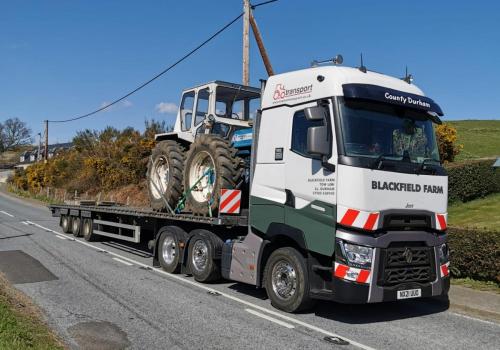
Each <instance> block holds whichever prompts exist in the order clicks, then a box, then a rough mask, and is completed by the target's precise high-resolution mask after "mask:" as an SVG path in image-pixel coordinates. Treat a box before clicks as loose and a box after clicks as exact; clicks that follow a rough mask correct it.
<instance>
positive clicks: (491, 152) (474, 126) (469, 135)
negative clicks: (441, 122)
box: [445, 120, 500, 160]
mask: <svg viewBox="0 0 500 350" xmlns="http://www.w3.org/2000/svg"><path fill="white" fill-rule="evenodd" d="M445 122H446V123H449V124H451V125H453V126H454V127H456V128H457V132H458V143H460V144H463V145H464V149H463V150H462V152H461V153H460V154H459V155H458V157H457V160H464V159H472V158H483V157H500V120H457V121H445Z"/></svg>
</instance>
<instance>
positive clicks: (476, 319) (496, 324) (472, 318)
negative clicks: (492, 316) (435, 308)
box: [450, 312, 500, 326]
mask: <svg viewBox="0 0 500 350" xmlns="http://www.w3.org/2000/svg"><path fill="white" fill-rule="evenodd" d="M450 314H452V315H455V316H460V317H463V318H466V319H468V320H473V321H477V322H482V323H486V324H489V325H492V326H500V325H499V324H498V323H495V322H491V321H486V320H483V319H480V318H476V317H472V316H467V315H462V314H460V313H457V312H450Z"/></svg>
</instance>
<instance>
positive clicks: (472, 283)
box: [451, 278, 500, 294]
mask: <svg viewBox="0 0 500 350" xmlns="http://www.w3.org/2000/svg"><path fill="white" fill-rule="evenodd" d="M451 284H453V285H457V286H463V287H468V288H472V289H476V290H481V291H488V292H495V293H497V294H500V284H498V283H495V282H491V281H477V280H474V279H472V278H452V279H451Z"/></svg>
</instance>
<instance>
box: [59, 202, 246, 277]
mask: <svg viewBox="0 0 500 350" xmlns="http://www.w3.org/2000/svg"><path fill="white" fill-rule="evenodd" d="M49 209H50V211H51V212H52V216H54V217H59V218H60V219H59V225H60V226H61V227H62V229H63V231H64V232H65V233H72V234H73V235H75V236H76V237H83V238H85V239H86V240H88V241H94V240H97V239H98V237H99V236H101V237H108V238H112V239H118V240H123V241H127V242H132V243H141V242H142V243H147V244H148V247H149V248H150V249H152V250H153V253H154V254H153V256H154V259H153V265H154V266H159V262H158V257H157V243H158V242H157V241H158V238H159V236H160V235H161V233H162V232H163V231H164V229H168V228H174V229H175V231H176V233H177V234H178V235H180V236H182V237H179V239H180V241H181V243H187V242H188V241H189V240H190V236H192V235H190V233H189V232H191V231H193V230H195V229H205V230H207V231H208V230H211V231H215V232H217V234H218V235H221V236H222V237H225V238H235V237H237V236H238V235H245V234H246V228H247V227H248V217H247V215H245V213H242V214H241V215H220V216H218V217H205V216H199V215H191V214H181V213H179V214H171V213H166V212H159V211H155V210H152V209H149V208H138V207H129V206H123V205H76V204H72V205H71V204H52V205H49ZM181 227H182V229H181ZM185 230H187V231H185ZM211 231H210V232H211ZM181 245H182V246H183V244H181ZM182 248H183V247H181V249H180V251H181V252H182V253H184V249H182ZM186 259H187V255H186V256H183V257H182V258H181V261H184V262H185V261H186ZM183 271H186V267H185V266H184V268H183Z"/></svg>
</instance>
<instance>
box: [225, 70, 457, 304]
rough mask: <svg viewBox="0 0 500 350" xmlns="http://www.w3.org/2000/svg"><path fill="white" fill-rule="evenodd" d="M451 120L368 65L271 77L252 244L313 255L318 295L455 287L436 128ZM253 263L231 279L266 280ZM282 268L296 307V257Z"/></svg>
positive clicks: (287, 298)
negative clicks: (287, 247)
mask: <svg viewBox="0 0 500 350" xmlns="http://www.w3.org/2000/svg"><path fill="white" fill-rule="evenodd" d="M441 115H443V113H442V111H441V109H440V107H439V106H438V105H437V104H436V103H435V102H434V101H433V100H432V99H430V98H428V97H425V96H424V94H423V92H422V91H421V90H420V89H419V88H417V87H416V86H415V85H412V84H410V83H408V82H407V81H405V80H401V79H397V78H393V77H389V76H386V75H383V74H379V73H375V72H370V71H366V70H363V69H358V68H350V67H340V66H323V67H315V68H309V69H304V70H299V71H294V72H290V73H285V74H279V75H275V76H272V77H270V78H269V80H268V81H267V82H266V84H265V88H264V89H263V93H262V108H261V115H260V118H258V120H257V121H256V128H255V133H254V149H253V151H254V152H255V154H254V157H255V158H254V164H253V167H252V170H253V177H252V182H251V187H250V230H251V234H249V236H247V237H246V240H247V241H248V242H250V241H251V245H252V246H254V247H255V246H256V245H257V246H258V247H259V249H258V251H259V250H260V251H261V254H260V255H259V258H261V259H262V258H263V259H264V260H265V259H267V256H266V254H267V253H266V247H268V248H269V247H272V246H273V244H283V242H288V244H292V245H293V246H294V247H295V248H296V249H297V250H298V251H301V252H302V255H303V257H304V258H305V259H306V261H307V270H308V271H309V275H308V280H309V282H310V286H309V287H307V290H306V291H305V293H306V294H309V295H311V296H312V297H313V298H326V299H331V300H336V301H340V302H350V303H351V302H354V303H366V302H381V301H387V300H397V299H403V298H410V297H421V296H436V295H442V294H446V293H447V290H448V288H449V278H448V265H449V262H448V251H447V249H448V248H447V245H446V234H445V230H446V216H447V213H446V212H447V193H448V188H447V186H448V180H447V176H446V173H445V171H444V169H443V168H442V167H441V165H440V161H439V153H438V149H437V145H436V139H435V134H434V129H433V123H440V122H441V121H440V119H439V116H441ZM254 235H255V237H254ZM276 242H281V243H276ZM285 245H286V244H285ZM263 246H264V248H263ZM235 247H236V249H239V247H238V243H236V244H235ZM241 247H243V248H245V247H246V245H245V241H243V242H242V243H241ZM269 249H271V250H272V248H269ZM271 257H272V256H271ZM236 260H238V259H236ZM233 261H234V260H233ZM245 261H246V260H245ZM255 264H256V265H257V266H259V265H262V263H260V262H259V261H258V259H257V260H256V261H255ZM243 265H244V264H242V265H241V266H240V265H238V263H235V264H234V268H233V271H235V273H234V274H231V275H230V277H231V278H232V279H236V280H242V281H246V282H247V283H255V284H257V285H258V284H259V283H260V281H259V280H258V279H259V275H258V274H254V275H255V278H251V276H252V274H248V273H247V274H245V273H244V270H245V268H244V266H243ZM273 266H274V268H275V270H274V272H269V274H265V277H264V279H265V280H267V283H271V284H270V285H266V288H267V289H268V294H269V290H270V289H273V290H274V292H272V293H270V298H271V300H272V302H273V304H275V305H277V306H278V307H280V308H282V309H285V310H287V309H290V310H291V309H293V306H291V305H293V298H292V297H291V295H292V294H293V293H296V291H295V290H296V289H297V285H296V283H297V282H296V281H295V282H294V276H295V275H296V273H297V271H296V267H295V268H294V267H293V263H292V262H291V260H287V259H285V258H283V259H281V260H279V259H278V262H276V264H274V265H272V266H271V267H270V268H271V269H272V268H273ZM232 267H233V266H232ZM242 273H243V274H242ZM237 274H239V275H237ZM242 276H246V277H242ZM269 281H271V282H269ZM273 281H274V282H273ZM264 283H266V282H264ZM273 283H274V284H273Z"/></svg>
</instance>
